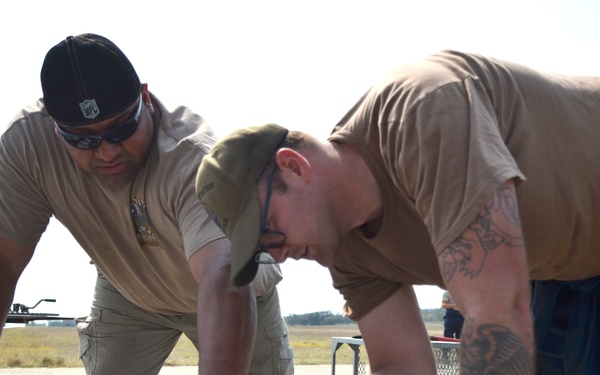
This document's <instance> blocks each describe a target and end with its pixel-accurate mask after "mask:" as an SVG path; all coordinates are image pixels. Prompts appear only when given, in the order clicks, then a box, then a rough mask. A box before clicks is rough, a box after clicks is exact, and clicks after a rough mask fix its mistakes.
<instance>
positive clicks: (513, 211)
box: [440, 186, 524, 282]
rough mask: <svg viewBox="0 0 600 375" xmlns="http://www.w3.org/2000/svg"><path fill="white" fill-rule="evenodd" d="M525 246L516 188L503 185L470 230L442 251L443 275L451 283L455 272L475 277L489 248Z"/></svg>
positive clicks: (471, 225)
mask: <svg viewBox="0 0 600 375" xmlns="http://www.w3.org/2000/svg"><path fill="white" fill-rule="evenodd" d="M502 244H504V245H506V246H509V247H512V248H523V247H524V245H523V237H522V235H521V223H520V221H519V212H518V207H517V199H516V196H515V191H514V189H513V188H512V187H507V186H502V187H501V188H499V189H498V190H496V192H494V194H493V195H492V197H491V198H490V199H489V200H488V202H487V204H486V205H485V207H484V208H483V209H482V210H481V212H479V214H478V215H477V217H476V218H475V220H473V222H472V223H471V224H470V225H469V227H468V228H467V230H466V231H465V232H464V233H463V234H462V235H461V236H460V237H459V238H457V239H456V241H454V242H453V243H452V244H451V245H450V246H448V248H447V249H445V250H444V251H442V253H441V254H440V259H441V268H442V274H443V275H442V276H443V277H444V280H445V281H446V282H449V281H450V280H451V279H452V277H453V276H454V275H455V274H456V272H457V271H458V272H460V273H461V274H462V275H463V276H465V277H469V278H474V277H475V276H477V275H478V274H479V272H481V269H482V268H483V266H484V263H485V259H486V257H487V255H488V253H489V252H490V251H493V250H495V249H497V248H498V246H500V245H502Z"/></svg>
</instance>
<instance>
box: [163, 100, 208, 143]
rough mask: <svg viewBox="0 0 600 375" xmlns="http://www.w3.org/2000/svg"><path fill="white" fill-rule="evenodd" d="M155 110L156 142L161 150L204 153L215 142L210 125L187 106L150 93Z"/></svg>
mask: <svg viewBox="0 0 600 375" xmlns="http://www.w3.org/2000/svg"><path fill="white" fill-rule="evenodd" d="M152 101H153V102H154V104H155V106H156V110H157V116H156V118H157V121H158V124H157V130H158V134H157V143H158V147H159V150H160V151H161V152H177V153H179V152H186V150H187V151H189V150H190V149H195V151H197V152H200V153H201V154H206V153H207V152H208V150H209V149H210V148H211V147H212V146H213V145H214V143H215V142H216V136H215V133H214V131H213V128H212V126H211V125H210V124H209V123H208V122H207V121H206V120H205V119H204V118H203V117H202V116H201V115H199V114H198V113H196V112H194V111H193V110H192V109H190V108H189V107H187V106H184V105H180V104H175V103H173V102H168V101H161V100H159V99H158V98H157V97H156V96H154V95H152Z"/></svg>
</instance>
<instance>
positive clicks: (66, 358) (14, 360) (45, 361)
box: [0, 324, 443, 368]
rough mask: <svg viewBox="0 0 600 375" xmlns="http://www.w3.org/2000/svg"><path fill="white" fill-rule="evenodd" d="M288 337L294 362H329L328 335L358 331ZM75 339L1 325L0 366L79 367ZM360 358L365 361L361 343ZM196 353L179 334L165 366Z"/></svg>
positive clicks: (188, 361) (348, 328) (437, 328)
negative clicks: (292, 350) (2, 326)
mask: <svg viewBox="0 0 600 375" xmlns="http://www.w3.org/2000/svg"><path fill="white" fill-rule="evenodd" d="M289 330H290V341H291V344H292V347H293V348H294V357H295V359H294V362H295V363H296V364H297V365H322V364H329V363H331V338H332V337H334V336H342V337H347V336H353V335H356V334H358V333H359V332H358V328H357V327H356V325H352V324H351V325H337V326H290V327H289ZM428 330H429V333H430V334H431V335H441V332H442V330H443V325H442V324H433V325H428ZM78 345H79V340H78V338H77V332H76V331H75V328H73V327H23V328H10V329H5V330H4V332H3V333H2V339H0V368H6V367H81V362H80V361H79V358H78V357H77V352H78ZM352 355H353V351H352V350H351V349H350V347H348V346H347V345H344V346H342V347H340V348H339V350H338V352H337V355H336V360H337V363H339V364H349V363H352ZM360 356H361V361H362V362H368V360H367V353H366V350H364V347H361V354H360ZM197 358H198V353H197V351H196V349H195V348H194V346H193V345H192V343H191V342H190V340H189V339H187V338H186V337H182V339H181V340H179V342H178V343H177V346H176V347H175V350H173V352H172V353H171V355H170V356H169V358H168V359H167V362H166V363H165V364H166V365H167V366H195V365H196V363H197Z"/></svg>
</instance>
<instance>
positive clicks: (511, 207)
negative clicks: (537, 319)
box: [439, 180, 534, 375]
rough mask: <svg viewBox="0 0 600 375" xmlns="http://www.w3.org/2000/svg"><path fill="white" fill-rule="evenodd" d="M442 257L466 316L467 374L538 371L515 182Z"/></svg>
mask: <svg viewBox="0 0 600 375" xmlns="http://www.w3.org/2000/svg"><path fill="white" fill-rule="evenodd" d="M439 260H440V269H441V271H442V274H443V276H444V280H445V282H446V285H447V286H448V289H449V291H450V293H451V294H452V297H453V299H454V300H455V301H456V304H457V305H458V307H459V308H460V311H461V313H462V314H463V316H464V317H465V326H464V327H463V331H462V335H461V351H460V353H461V354H460V355H461V373H462V374H485V373H510V374H523V375H525V374H533V372H534V345H533V325H532V321H531V315H530V311H529V306H530V300H531V298H530V291H529V289H530V287H529V280H528V266H527V257H526V253H525V242H524V240H523V234H522V230H521V224H520V219H519V213H518V206H517V199H516V194H515V190H514V185H513V183H512V181H510V180H509V181H507V182H506V183H505V184H504V185H502V186H501V187H500V188H499V189H498V190H497V191H496V192H494V194H492V196H491V197H490V198H489V200H488V201H487V203H486V205H485V206H484V207H483V208H482V210H481V211H480V212H479V214H478V215H477V216H476V217H475V219H474V220H473V222H472V223H471V224H470V225H469V226H468V227H467V228H466V229H465V230H464V231H463V233H462V234H461V235H460V236H459V237H458V238H457V239H456V240H455V241H454V242H453V243H452V244H451V245H450V246H449V247H448V248H447V249H446V250H444V251H442V253H440V255H439Z"/></svg>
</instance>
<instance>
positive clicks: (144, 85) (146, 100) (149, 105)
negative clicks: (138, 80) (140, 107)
mask: <svg viewBox="0 0 600 375" xmlns="http://www.w3.org/2000/svg"><path fill="white" fill-rule="evenodd" d="M142 101H143V102H144V104H145V105H146V108H148V111H149V112H150V114H151V115H153V114H154V106H153V105H152V99H151V98H150V91H148V84H147V83H142Z"/></svg>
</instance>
